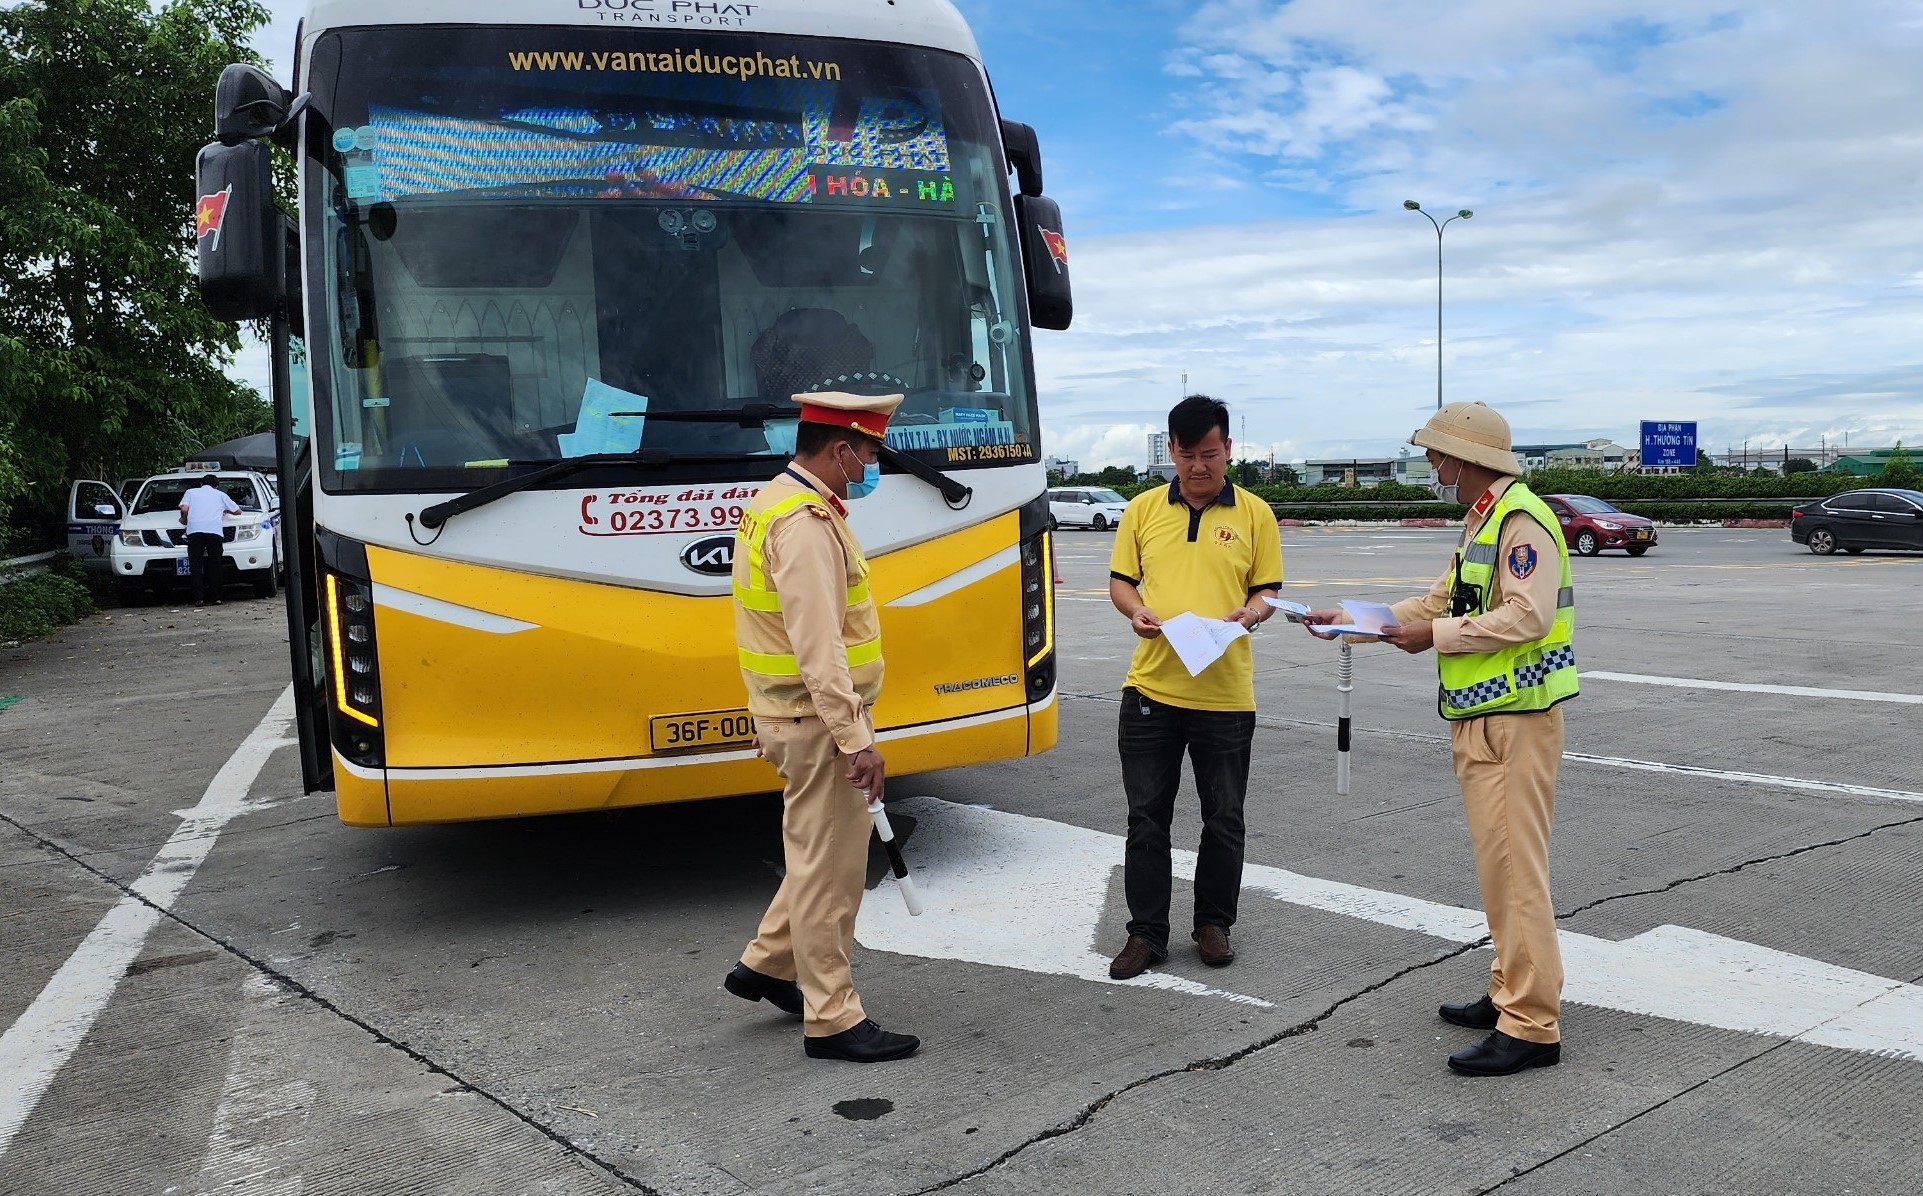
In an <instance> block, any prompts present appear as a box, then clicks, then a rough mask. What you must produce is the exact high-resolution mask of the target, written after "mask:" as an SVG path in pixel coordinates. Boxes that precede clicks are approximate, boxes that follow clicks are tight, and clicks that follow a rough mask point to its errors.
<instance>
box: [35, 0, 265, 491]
mask: <svg viewBox="0 0 1923 1196" xmlns="http://www.w3.org/2000/svg"><path fill="white" fill-rule="evenodd" d="M266 19H267V12H266V10H265V9H264V8H263V7H262V6H261V5H260V4H258V3H255V2H254V0H234V2H232V3H214V2H212V0H173V2H172V3H168V4H166V5H165V6H164V7H160V8H158V9H155V8H153V7H150V6H149V4H148V3H147V0H30V2H28V3H25V4H20V5H17V6H15V7H11V8H5V9H0V278H4V279H6V285H5V286H4V288H0V503H4V502H5V501H6V500H7V499H8V498H9V497H12V498H13V499H14V500H15V501H14V504H13V516H14V518H13V519H11V520H10V521H9V523H10V525H17V524H22V523H29V522H31V523H43V522H46V521H51V520H53V519H54V518H55V517H56V513H57V512H58V511H59V509H60V508H61V507H62V506H63V505H64V501H65V497H66V482H67V481H68V480H69V479H71V478H74V477H104V478H114V477H118V476H123V475H127V474H134V473H143V472H149V471H151V470H152V469H154V468H156V467H159V466H163V465H171V464H177V463H178V462H179V461H180V460H182V459H183V458H184V457H185V456H186V455H187V454H189V453H191V452H193V451H194V450H195V449H197V448H200V447H202V446H204V445H206V444H208V443H210V442H213V441H217V440H223V439H226V438H228V437H230V436H237V435H241V434H244V433H246V432H253V431H262V430H265V429H266V428H267V427H269V426H270V425H271V422H272V413H271V411H270V410H269V408H268V406H267V404H266V403H265V402H264V401H263V400H262V398H261V397H260V395H259V394H258V393H256V392H255V391H254V390H253V389H252V388H251V387H248V386H244V385H242V384H240V383H237V382H235V381H233V380H232V379H230V378H228V377H227V375H226V373H225V367H226V366H227V365H229V364H230V363H231V362H232V361H233V357H234V353H235V351H236V350H237V349H238V348H239V347H240V338H239V334H238V332H237V330H236V329H235V328H234V327H233V326H232V325H229V324H225V323H223V322H221V321H218V320H216V319H214V318H213V317H212V316H211V315H209V314H208V312H207V310H206V309H205V308H204V307H203V306H202V305H201V302H200V298H199V296H198V294H197V293H196V291H195V286H194V270H193V250H194V227H193V208H194V198H195V197H194V187H193V165H194V155H195V154H196V153H197V152H198V150H199V149H200V146H201V145H202V144H203V143H204V142H206V141H207V140H208V139H209V138H210V137H211V135H212V132H213V128H212V120H211V111H212V103H213V95H214V83H215V80H216V79H218V78H219V75H220V71H221V68H222V67H224V66H225V65H226V64H227V63H229V62H236V61H256V58H255V56H254V54H253V52H252V50H250V49H249V48H248V46H247V38H248V36H249V34H250V33H251V32H252V31H253V30H254V29H256V28H258V27H259V26H261V25H262V24H264V23H265V22H266ZM9 486H11V487H12V488H13V494H12V495H9V493H8V488H9Z"/></svg>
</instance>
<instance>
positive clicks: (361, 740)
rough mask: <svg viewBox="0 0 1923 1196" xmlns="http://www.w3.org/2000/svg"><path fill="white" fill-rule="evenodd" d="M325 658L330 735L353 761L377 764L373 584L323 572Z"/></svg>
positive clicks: (379, 751)
mask: <svg viewBox="0 0 1923 1196" xmlns="http://www.w3.org/2000/svg"><path fill="white" fill-rule="evenodd" d="M325 600H326V603H327V653H328V656H327V663H328V679H329V681H330V682H331V684H332V689H333V699H334V700H333V716H334V717H333V719H332V720H331V721H332V723H333V730H334V734H333V740H334V747H335V749H336V750H338V751H339V752H340V753H341V755H343V756H345V757H347V758H348V759H349V760H352V761H353V762H354V763H356V764H361V765H366V766H369V767H379V766H380V765H381V764H382V761H383V756H384V752H383V745H382V737H381V731H380V728H381V670H380V657H379V654H378V653H377V651H376V648H375V639H374V587H373V586H372V585H371V584H369V583H368V582H365V581H359V580H356V579H355V578H352V577H347V576H345V575H343V574H339V573H335V572H333V571H331V570H330V571H329V572H328V573H327V592H326V599H325Z"/></svg>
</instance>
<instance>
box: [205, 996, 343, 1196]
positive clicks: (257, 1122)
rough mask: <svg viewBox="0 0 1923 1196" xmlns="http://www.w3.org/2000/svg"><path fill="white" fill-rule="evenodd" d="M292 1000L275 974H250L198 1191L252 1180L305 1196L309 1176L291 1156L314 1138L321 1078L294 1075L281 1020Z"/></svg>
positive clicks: (265, 1195)
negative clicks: (311, 1125) (311, 1120)
mask: <svg viewBox="0 0 1923 1196" xmlns="http://www.w3.org/2000/svg"><path fill="white" fill-rule="evenodd" d="M287 1000H288V997H287V994H285V993H283V992H282V991H281V990H280V989H279V988H278V987H277V986H276V985H275V984H274V982H273V981H272V980H269V979H268V978H267V977H266V976H264V975H262V974H260V973H258V972H256V973H254V974H253V975H251V976H249V977H248V978H247V986H246V1004H247V1009H246V1012H245V1013H244V1014H243V1016H242V1018H241V1022H240V1025H239V1026H237V1027H236V1028H235V1030H234V1039H233V1043H232V1045H231V1046H230V1047H229V1048H228V1052H227V1079H226V1082H225V1083H223V1084H222V1085H221V1089H220V1103H219V1104H218V1105H217V1106H216V1107H215V1109H214V1129H213V1132H212V1133H211V1134H209V1135H208V1138H207V1154H206V1156H205V1158H204V1159H203V1161H202V1162H201V1167H200V1178H199V1181H198V1183H197V1185H196V1186H195V1188H194V1191H196V1192H226V1191H230V1190H233V1189H235V1188H240V1187H245V1188H246V1190H247V1191H248V1193H250V1196H300V1194H301V1192H302V1191H304V1190H305V1188H306V1186H307V1185H306V1179H305V1177H304V1176H303V1175H302V1174H301V1172H300V1171H299V1170H298V1169H290V1167H289V1162H288V1160H289V1159H290V1158H292V1157H294V1156H295V1155H297V1154H298V1153H299V1151H298V1149H297V1148H298V1146H299V1144H300V1143H301V1142H303V1141H304V1140H305V1138H306V1128H307V1118H308V1114H309V1113H310V1112H311V1110H312V1108H313V1103H314V1091H315V1089H314V1083H313V1081H312V1080H310V1079H308V1078H307V1077H305V1076H300V1075H292V1074H289V1072H290V1066H289V1061H288V1058H287V1037H286V1035H285V1034H284V1033H283V1032H282V1030H283V1027H282V1026H281V1025H280V1020H281V1018H282V1017H284V1016H285V1015H284V1013H283V1011H282V1006H283V1005H285V1004H286V1002H287Z"/></svg>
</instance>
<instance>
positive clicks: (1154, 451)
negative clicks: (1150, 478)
mask: <svg viewBox="0 0 1923 1196" xmlns="http://www.w3.org/2000/svg"><path fill="white" fill-rule="evenodd" d="M1174 464H1175V459H1174V458H1173V457H1171V456H1169V455H1168V433H1167V432H1150V433H1149V434H1148V468H1149V472H1151V473H1153V472H1155V471H1156V469H1157V468H1158V467H1159V466H1163V465H1174Z"/></svg>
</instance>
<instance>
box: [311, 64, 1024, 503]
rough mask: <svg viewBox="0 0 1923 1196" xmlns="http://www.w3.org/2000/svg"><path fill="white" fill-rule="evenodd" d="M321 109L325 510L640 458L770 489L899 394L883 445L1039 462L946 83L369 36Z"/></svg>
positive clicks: (998, 246) (969, 157)
mask: <svg viewBox="0 0 1923 1196" xmlns="http://www.w3.org/2000/svg"><path fill="white" fill-rule="evenodd" d="M310 88H311V90H312V92H313V94H314V96H315V100H316V104H317V107H318V108H319V109H320V111H322V112H324V113H325V114H326V121H325V122H317V123H316V124H315V125H314V126H313V127H312V130H311V131H310V133H309V136H308V152H307V160H306V170H307V174H306V189H305V201H306V203H307V204H308V210H307V217H308V227H309V229H310V230H317V231H318V235H310V236H309V238H308V244H307V248H306V271H307V278H308V282H309V287H310V291H309V296H308V313H309V319H308V337H307V342H308V345H309V346H310V348H311V350H312V357H311V370H312V376H311V380H312V387H313V396H314V404H315V425H316V426H315V435H316V450H317V451H316V462H317V464H318V465H319V467H320V472H321V481H322V485H323V487H324V488H325V489H328V490H330V491H342V490H355V491H384V492H402V491H410V490H424V489H433V488H440V487H459V488H463V489H466V488H471V487H473V486H476V485H480V484H483V483H484V482H486V481H487V480H488V479H489V477H500V476H503V475H502V473H501V471H502V470H514V469H527V468H535V467H538V466H539V465H540V464H542V463H547V462H553V461H557V460H561V459H564V458H568V457H575V456H585V455H589V454H607V453H626V452H630V451H633V450H637V449H643V448H647V449H661V450H666V451H667V452H668V453H669V454H686V455H706V456H707V457H708V458H709V461H708V462H707V463H687V464H674V465H670V466H669V467H667V468H666V469H656V470H654V471H652V472H651V473H650V474H649V475H648V477H649V478H650V479H655V480H661V481H676V480H685V479H691V478H694V477H697V476H698V477H701V478H707V479H721V478H728V477H744V478H745V477H753V476H757V475H758V476H763V477H765V476H768V475H769V474H770V473H771V472H772V470H773V468H774V463H775V462H776V461H778V460H779V459H780V457H781V456H782V455H784V454H785V453H786V452H788V451H789V450H790V449H791V448H792V446H793V441H794V421H793V418H792V402H793V396H795V395H797V394H805V393H807V392H810V391H820V390H860V391H867V392H870V393H892V392H897V391H899V392H902V393H905V394H906V395H907V398H906V400H905V401H904V403H903V404H902V407H901V409H900V412H899V413H898V415H897V416H896V419H895V421H894V424H893V425H892V426H891V430H890V434H889V440H890V443H891V444H892V445H894V447H896V448H900V449H903V450H905V451H909V452H914V453H916V454H917V455H921V456H923V457H924V458H925V459H927V460H929V461H930V462H931V463H933V464H936V465H938V466H940V467H941V468H944V469H952V468H956V467H968V466H972V465H997V464H1008V463H1011V462H1024V461H1032V460H1035V459H1036V457H1037V454H1036V452H1035V426H1036V414H1035V408H1034V401H1033V398H1032V392H1031V389H1030V381H1029V377H1030V366H1029V363H1028V356H1027V347H1026V344H1025V336H1024V330H1023V320H1022V318H1021V309H1020V307H1019V303H1020V300H1019V298H1018V295H1017V287H1018V285H1019V279H1020V263H1019V260H1018V259H1017V258H1016V257H1015V256H1014V249H1013V246H1012V240H1013V238H1012V236H1011V230H1010V228H1009V223H1010V215H1011V214H1010V209H1009V205H1008V199H1007V173H1006V167H1005V166H1004V164H1003V162H1002V159H1001V155H1000V149H999V139H998V134H997V125H996V122H995V115H994V110H993V107H992V105H991V104H990V102H989V98H988V94H987V88H986V84H985V82H984V81H983V78H982V75H981V72H980V70H979V68H978V67H976V66H975V65H974V64H972V63H971V62H969V61H968V60H966V59H965V58H962V57H960V56H957V55H953V54H948V53H945V52H941V51H935V50H925V49H918V48H913V47H904V46H889V45H880V44H874V43H865V42H841V41H831V40H827V39H820V38H795V37H776V36H773V35H769V36H755V37H747V36H743V35H733V36H729V35H719V36H716V35H707V36H701V35H694V34H686V33H650V32H648V31H644V30H635V29H609V30H581V29H556V28H515V29H507V28H472V27H463V28H385V29H380V30H351V31H341V32H334V33H329V34H327V35H325V36H323V37H322V38H321V39H320V40H319V41H318V42H317V43H316V46H315V50H314V56H313V70H312V72H311V74H310ZM751 405H752V408H751ZM730 454H739V455H741V456H742V460H741V461H740V462H739V463H738V464H728V463H727V462H726V461H725V459H724V458H725V457H726V456H727V455H730ZM477 475H478V476H477Z"/></svg>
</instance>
